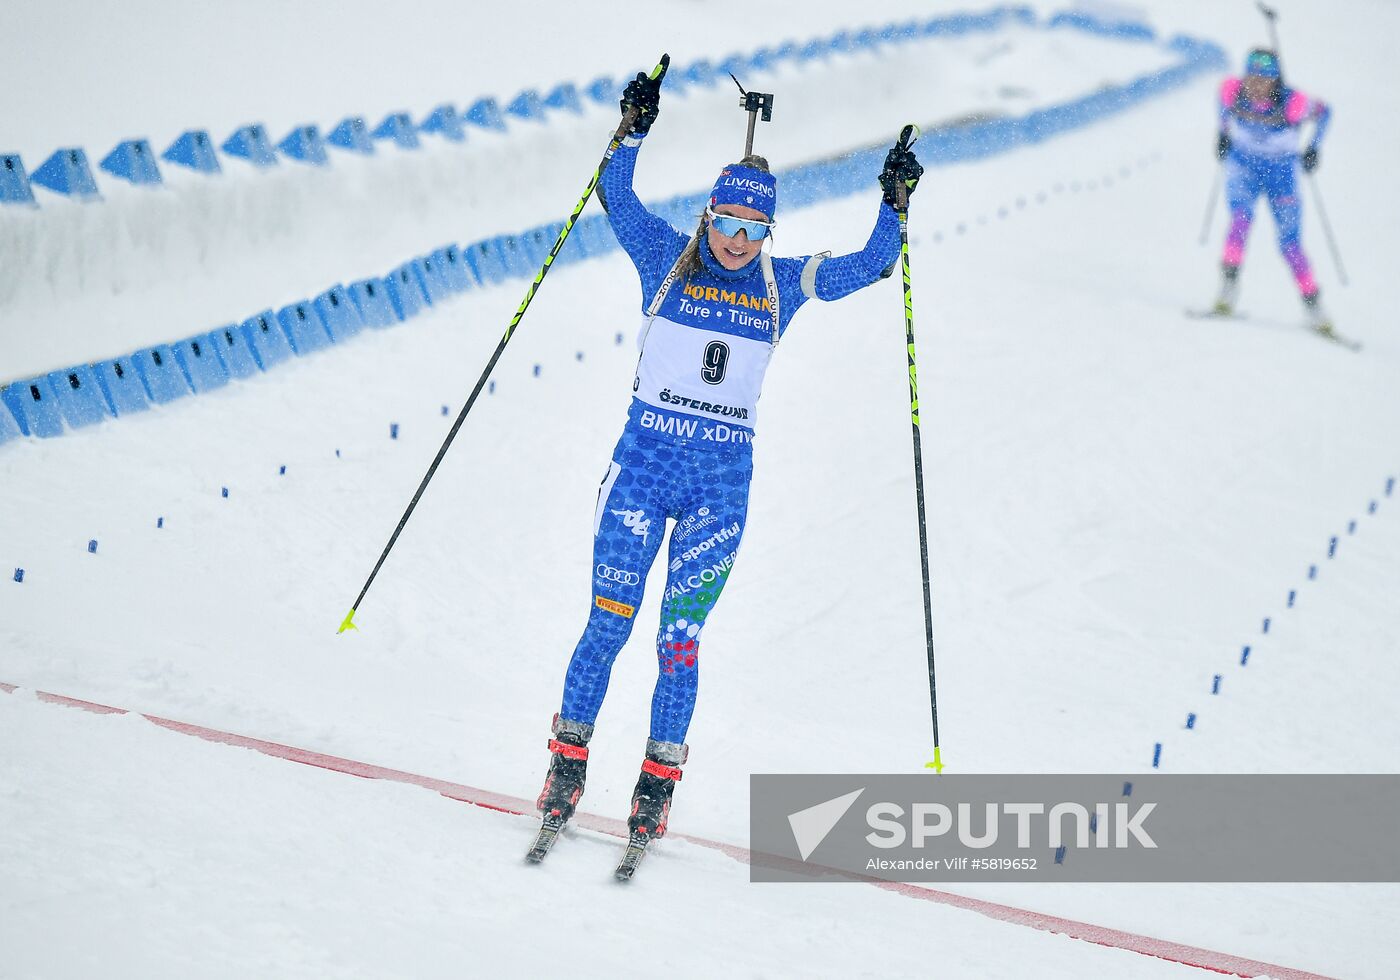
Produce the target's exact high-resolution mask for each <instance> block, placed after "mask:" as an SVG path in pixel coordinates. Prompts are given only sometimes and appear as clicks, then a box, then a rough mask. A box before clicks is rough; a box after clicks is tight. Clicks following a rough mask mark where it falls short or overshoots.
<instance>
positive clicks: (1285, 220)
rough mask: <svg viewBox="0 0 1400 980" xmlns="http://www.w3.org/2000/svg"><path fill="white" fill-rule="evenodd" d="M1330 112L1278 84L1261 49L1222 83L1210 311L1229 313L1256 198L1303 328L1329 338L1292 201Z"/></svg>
mask: <svg viewBox="0 0 1400 980" xmlns="http://www.w3.org/2000/svg"><path fill="white" fill-rule="evenodd" d="M1330 115H1331V111H1330V110H1329V109H1328V107H1327V106H1326V105H1325V104H1324V103H1322V102H1320V101H1318V100H1316V99H1311V98H1309V97H1308V96H1306V95H1304V94H1303V93H1302V92H1300V91H1298V90H1297V89H1291V88H1289V87H1287V86H1286V85H1284V84H1283V76H1282V72H1281V70H1280V68H1279V60H1278V57H1277V55H1275V53H1274V52H1272V51H1269V50H1265V49H1262V48H1258V49H1255V50H1254V51H1251V52H1250V54H1249V57H1248V58H1246V59H1245V68H1244V76H1243V77H1242V78H1228V79H1226V80H1225V83H1224V84H1223V85H1222V86H1221V87H1220V135H1219V137H1218V139H1217V141H1216V154H1217V155H1218V156H1219V157H1220V159H1221V160H1223V161H1224V165H1225V195H1226V199H1227V200H1228V201H1229V205H1230V227H1229V231H1228V232H1227V233H1226V236H1225V248H1224V254H1223V255H1222V257H1221V284H1220V295H1219V297H1218V298H1217V299H1216V302H1215V310H1214V311H1215V312H1216V313H1217V314H1221V315H1228V314H1230V313H1233V312H1234V309H1235V299H1236V297H1237V295H1238V293H1239V273H1240V264H1241V263H1242V262H1243V261H1244V249H1245V242H1246V241H1247V240H1248V238H1249V229H1250V227H1251V225H1252V224H1253V221H1254V204H1255V201H1256V200H1258V198H1259V196H1260V195H1261V194H1265V195H1267V196H1268V199H1269V208H1270V210H1272V211H1273V214H1274V223H1275V224H1276V225H1277V227H1278V243H1279V249H1280V250H1281V251H1282V252H1283V258H1284V261H1286V262H1287V263H1288V267H1289V269H1291V270H1292V272H1293V278H1294V281H1295V282H1297V284H1298V292H1299V294H1300V295H1301V296H1302V298H1303V304H1304V307H1305V308H1306V310H1307V314H1308V321H1309V323H1310V325H1311V326H1312V327H1313V328H1314V329H1315V330H1318V331H1319V332H1321V333H1324V334H1328V335H1331V334H1332V323H1331V321H1330V319H1329V318H1328V316H1327V313H1326V312H1325V311H1324V310H1323V308H1322V304H1321V302H1320V301H1319V298H1318V287H1317V281H1316V280H1315V279H1314V278H1313V273H1312V266H1311V265H1310V264H1309V262H1308V257H1307V255H1305V254H1304V252H1303V244H1302V241H1301V240H1300V232H1301V224H1302V205H1301V203H1300V202H1299V199H1298V190H1297V167H1298V164H1299V163H1300V162H1301V164H1302V167H1303V170H1304V171H1306V172H1308V173H1311V172H1312V171H1313V170H1315V169H1317V165H1318V160H1319V157H1318V150H1319V148H1320V146H1321V144H1322V138H1323V136H1324V135H1325V134H1326V132H1327V121H1328V119H1329V117H1330ZM1309 120H1311V121H1313V122H1314V123H1315V126H1314V128H1313V133H1312V139H1311V141H1310V142H1309V143H1308V147H1307V149H1306V150H1305V151H1304V152H1303V153H1302V155H1301V157H1300V156H1299V154H1298V133H1299V130H1300V129H1301V127H1302V126H1303V124H1304V123H1306V122H1308V121H1309Z"/></svg>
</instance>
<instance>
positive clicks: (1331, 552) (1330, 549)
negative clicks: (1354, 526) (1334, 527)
mask: <svg viewBox="0 0 1400 980" xmlns="http://www.w3.org/2000/svg"><path fill="white" fill-rule="evenodd" d="M1327 557H1328V558H1335V557H1337V539H1336V538H1333V539H1332V540H1331V541H1329V542H1327Z"/></svg>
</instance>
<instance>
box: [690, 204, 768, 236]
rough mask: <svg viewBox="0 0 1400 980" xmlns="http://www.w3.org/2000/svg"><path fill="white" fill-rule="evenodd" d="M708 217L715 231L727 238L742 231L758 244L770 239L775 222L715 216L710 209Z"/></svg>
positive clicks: (726, 215) (707, 212) (731, 216)
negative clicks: (769, 234)
mask: <svg viewBox="0 0 1400 980" xmlns="http://www.w3.org/2000/svg"><path fill="white" fill-rule="evenodd" d="M705 214H706V216H708V217H709V219H710V224H712V225H714V226H715V230H716V231H718V232H719V233H720V234H721V235H724V236H725V237H726V238H733V237H734V236H735V235H737V234H739V232H740V231H741V230H742V231H743V232H744V234H746V235H748V237H749V241H751V242H756V241H760V240H762V239H764V238H767V237H768V233H769V232H770V231H772V230H773V225H775V224H776V223H777V222H774V221H750V220H749V219H748V218H736V217H734V216H733V215H732V214H715V213H714V211H712V210H711V209H709V208H706V209H705Z"/></svg>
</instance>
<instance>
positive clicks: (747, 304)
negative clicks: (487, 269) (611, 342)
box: [559, 136, 900, 743]
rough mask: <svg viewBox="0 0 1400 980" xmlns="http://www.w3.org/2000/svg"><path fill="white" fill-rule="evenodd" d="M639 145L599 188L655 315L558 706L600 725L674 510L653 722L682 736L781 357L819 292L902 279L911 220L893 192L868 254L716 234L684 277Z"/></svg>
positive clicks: (624, 153)
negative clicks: (768, 377)
mask: <svg viewBox="0 0 1400 980" xmlns="http://www.w3.org/2000/svg"><path fill="white" fill-rule="evenodd" d="M640 144H641V138H640V137H636V136H633V137H629V138H628V139H627V140H626V141H624V143H623V145H622V146H621V147H619V148H618V150H617V151H616V153H615V154H614V156H613V158H612V161H611V162H610V164H609V165H608V167H607V168H606V170H605V171H604V172H603V177H602V179H601V181H600V182H599V188H598V189H599V196H600V197H601V199H602V201H603V204H604V207H605V208H606V209H607V213H608V218H609V221H610V222H611V224H612V229H613V232H614V233H615V234H616V235H617V240H618V242H619V243H620V244H621V245H622V247H623V249H624V250H625V251H626V252H627V254H628V256H629V257H630V258H631V259H632V262H633V264H634V265H635V266H636V267H637V273H638V275H639V276H640V278H641V285H642V308H643V311H644V319H643V324H642V328H641V332H640V335H639V337H638V347H639V348H640V357H639V360H638V365H637V376H636V380H635V381H634V382H633V386H632V390H633V393H634V395H633V399H632V405H631V408H630V409H629V411H628V415H627V424H626V426H625V427H624V428H623V432H622V438H621V439H619V440H618V443H617V448H616V449H615V450H614V452H613V457H612V461H611V463H610V465H609V466H608V470H607V473H606V475H605V476H604V478H603V482H602V485H601V486H600V487H599V490H598V503H597V509H596V511H595V513H594V518H593V534H594V545H593V582H592V594H593V602H592V605H591V607H590V609H589V614H588V624H587V626H586V627H585V628H584V631H583V636H582V637H581V638H580V639H579V641H578V646H577V647H576V648H575V649H574V654H573V659H572V660H571V661H570V662H569V668H568V672H567V674H566V676H565V680H564V699H563V705H562V707H561V709H560V714H559V716H560V718H561V719H566V720H568V721H573V722H578V723H582V724H587V725H592V724H593V723H594V721H595V720H596V718H597V716H598V710H599V708H600V707H601V706H602V703H603V695H604V694H605V693H606V692H607V686H608V677H609V675H610V673H611V671H612V665H613V661H614V659H615V658H616V657H617V654H618V651H620V650H621V649H622V646H623V644H624V643H625V642H626V641H627V638H628V636H629V635H630V634H631V632H632V626H633V624H634V622H635V619H636V614H637V610H638V609H639V608H640V607H641V604H642V591H643V588H644V586H645V584H646V577H647V571H648V569H650V568H651V565H652V563H653V561H654V560H655V558H656V553H657V551H658V550H659V549H660V548H661V540H662V538H663V537H665V534H666V520H667V518H670V519H671V520H674V521H675V527H674V529H673V530H672V532H671V540H670V546H669V551H668V557H667V563H668V564H667V567H668V575H667V579H666V591H665V595H664V598H663V601H662V607H661V626H660V629H659V631H658V633H657V638H656V652H657V657H658V660H659V675H658V677H657V682H656V690H655V693H654V694H653V696H652V708H651V732H650V734H651V738H652V739H654V740H655V741H657V742H671V743H681V742H684V741H685V734H686V730H687V729H688V728H689V726H690V718H691V714H692V712H693V711H694V709H695V693H696V687H697V683H698V678H699V653H700V638H701V632H702V630H703V629H704V627H705V623H706V620H707V619H708V617H709V615H710V613H711V612H712V611H713V610H714V607H715V604H716V603H717V602H718V601H719V596H720V593H721V592H722V591H723V589H724V585H725V582H726V581H727V580H728V577H729V573H730V571H731V569H732V568H733V566H734V560H735V556H736V555H737V554H738V550H739V544H740V542H741V541H742V540H743V535H744V522H745V520H746V517H747V513H748V498H749V480H750V477H751V476H752V474H753V455H752V451H753V447H752V443H753V437H754V422H755V416H756V411H757V406H758V398H759V393H760V391H761V389H762V385H763V376H764V373H765V371H766V370H767V368H768V363H769V360H770V359H771V357H772V355H773V352H774V350H775V349H776V347H777V343H778V340H779V338H780V337H781V336H782V335H783V333H784V332H785V331H786V330H787V327H788V325H789V324H790V323H791V322H792V317H793V315H794V314H795V313H796V312H797V311H798V309H799V308H800V307H801V306H802V304H803V303H805V302H806V301H807V300H808V299H809V298H812V297H816V298H817V299H821V300H834V299H840V298H841V297H843V296H846V295H848V294H850V293H852V292H855V291H856V290H857V289H860V288H861V287H863V286H868V285H870V284H871V283H874V282H876V281H878V280H879V279H881V278H883V277H885V276H887V275H889V273H890V271H891V270H892V268H893V266H894V263H895V261H896V260H897V259H898V257H899V249H900V240H899V219H898V217H897V216H896V214H895V212H894V210H893V209H892V208H891V207H890V206H889V205H888V204H885V203H882V204H881V205H880V212H879V216H878V217H877V219H876V221H875V228H874V230H873V231H872V232H871V235H870V239H869V241H867V242H866V245H865V248H863V249H862V250H861V251H859V252H853V253H851V254H849V255H842V256H839V257H836V258H831V257H829V253H824V254H821V255H813V256H802V257H800V258H777V259H772V260H771V263H770V262H769V261H768V259H767V257H766V256H764V257H761V258H755V259H754V260H753V261H752V262H750V263H749V264H748V265H746V266H744V267H743V268H741V269H738V270H734V271H731V270H728V269H725V268H724V267H723V266H722V265H721V264H720V263H719V260H718V259H716V258H715V257H714V255H713V254H712V253H711V251H710V248H709V245H708V243H707V242H706V238H705V235H704V234H703V233H702V234H700V235H699V237H698V240H697V244H698V247H699V257H700V260H701V268H700V269H699V270H698V271H696V272H694V273H693V274H691V275H689V276H680V275H678V274H677V273H678V268H677V263H678V260H679V259H680V257H681V254H682V252H683V251H685V249H686V247H687V245H688V244H689V242H690V240H691V239H690V237H689V236H687V235H685V234H682V233H681V232H679V231H677V230H676V229H674V228H672V227H671V226H670V225H669V224H668V223H667V222H666V221H665V220H664V219H662V218H660V217H657V216H656V215H654V214H652V213H651V212H649V211H648V210H647V209H646V208H645V207H644V206H643V205H642V203H641V201H640V200H639V199H638V198H637V195H636V193H635V192H634V191H633V189H632V174H633V170H634V168H635V166H636V160H637V153H638V148H639V146H640ZM663 286H664V287H665V288H663ZM658 300H659V302H658Z"/></svg>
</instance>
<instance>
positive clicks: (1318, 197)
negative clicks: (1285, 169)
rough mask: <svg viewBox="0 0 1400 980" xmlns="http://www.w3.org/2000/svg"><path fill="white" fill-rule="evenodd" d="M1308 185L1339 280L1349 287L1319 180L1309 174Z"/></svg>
mask: <svg viewBox="0 0 1400 980" xmlns="http://www.w3.org/2000/svg"><path fill="white" fill-rule="evenodd" d="M1308 183H1310V184H1311V185H1312V199H1313V203H1314V204H1316V205H1317V216H1318V218H1319V219H1320V220H1321V221H1322V231H1323V233H1324V234H1325V235H1326V236H1327V247H1328V248H1329V249H1331V251H1332V261H1333V262H1335V263H1337V278H1339V279H1340V280H1341V281H1342V285H1343V286H1346V285H1349V283H1348V282H1347V270H1346V269H1345V268H1343V266H1342V253H1341V252H1339V251H1338V250H1337V239H1336V238H1335V237H1334V236H1333V235H1332V222H1330V221H1328V220H1327V209H1326V208H1325V207H1323V206H1322V192H1321V191H1320V190H1319V189H1318V186H1317V178H1316V177H1315V176H1313V175H1312V174H1308Z"/></svg>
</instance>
